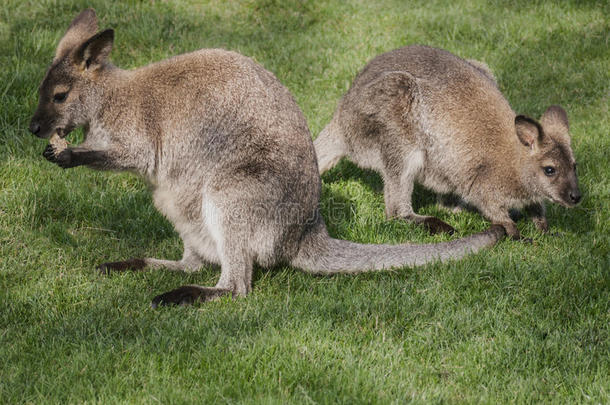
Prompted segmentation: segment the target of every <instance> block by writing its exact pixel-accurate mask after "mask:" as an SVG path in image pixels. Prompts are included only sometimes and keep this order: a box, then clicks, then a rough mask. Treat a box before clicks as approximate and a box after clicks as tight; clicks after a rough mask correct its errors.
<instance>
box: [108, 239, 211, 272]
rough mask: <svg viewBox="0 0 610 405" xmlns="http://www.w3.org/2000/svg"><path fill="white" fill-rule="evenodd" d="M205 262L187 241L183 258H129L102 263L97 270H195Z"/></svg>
mask: <svg viewBox="0 0 610 405" xmlns="http://www.w3.org/2000/svg"><path fill="white" fill-rule="evenodd" d="M204 264H205V261H204V260H203V259H202V258H201V257H200V256H199V255H198V254H197V253H195V251H194V250H193V249H192V248H190V247H189V246H188V245H187V244H186V243H185V246H184V253H183V254H182V259H181V260H163V259H155V258H150V257H149V258H143V259H128V260H123V261H120V262H108V263H102V264H100V265H99V266H97V270H98V271H99V272H101V273H102V274H105V275H109V274H111V273H120V272H124V271H129V270H131V271H137V270H144V269H146V268H150V269H162V268H163V269H168V270H172V271H184V272H189V273H190V272H193V271H196V270H198V269H199V268H200V267H201V266H203V265H204Z"/></svg>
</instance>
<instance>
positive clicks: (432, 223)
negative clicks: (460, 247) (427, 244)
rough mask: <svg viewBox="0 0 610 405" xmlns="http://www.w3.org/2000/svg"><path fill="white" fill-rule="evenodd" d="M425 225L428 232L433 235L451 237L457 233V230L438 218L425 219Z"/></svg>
mask: <svg viewBox="0 0 610 405" xmlns="http://www.w3.org/2000/svg"><path fill="white" fill-rule="evenodd" d="M423 225H424V226H425V227H426V229H427V230H428V232H430V233H431V234H433V235H434V234H437V233H448V234H449V235H453V234H454V233H455V228H453V227H452V226H451V225H449V224H448V223H446V222H443V221H441V220H440V219H438V218H436V217H428V218H426V219H424V222H423Z"/></svg>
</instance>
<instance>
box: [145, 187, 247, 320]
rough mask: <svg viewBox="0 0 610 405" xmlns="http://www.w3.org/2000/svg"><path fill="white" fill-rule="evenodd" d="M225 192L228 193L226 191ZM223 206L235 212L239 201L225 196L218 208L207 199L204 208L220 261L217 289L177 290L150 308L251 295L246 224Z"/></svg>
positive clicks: (159, 299) (157, 297)
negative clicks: (227, 212) (236, 219)
mask: <svg viewBox="0 0 610 405" xmlns="http://www.w3.org/2000/svg"><path fill="white" fill-rule="evenodd" d="M225 191H226V192H227V193H229V194H230V191H229V190H225ZM221 201H222V200H221ZM223 205H224V206H229V207H233V208H234V209H236V210H237V209H238V207H239V202H236V203H235V204H232V201H229V200H226V196H225V200H224V204H221V205H218V204H217V203H215V202H214V200H213V199H212V198H209V199H208V200H207V201H206V202H205V203H204V207H203V211H204V213H205V221H206V225H207V229H208V230H210V234H211V236H212V238H213V240H214V242H215V246H217V252H218V256H219V259H220V279H219V280H218V283H216V286H214V287H204V286H197V285H186V286H182V287H179V288H177V289H174V290H171V291H168V292H166V293H164V294H161V295H158V296H156V297H155V298H153V300H152V306H153V308H155V307H157V306H158V305H172V304H176V305H186V304H193V303H194V302H196V301H203V302H205V301H211V300H213V299H216V298H218V297H221V296H223V295H225V294H232V296H233V297H236V296H245V295H246V294H248V293H249V292H250V289H251V285H252V266H253V262H254V259H253V256H252V255H251V254H250V253H249V247H248V241H249V239H250V238H249V237H248V236H247V235H249V232H248V229H249V228H248V224H247V223H245V224H244V223H241V222H239V221H235V218H234V217H232V216H231V213H229V214H226V213H224V212H223V210H222V206H223ZM242 206H243V201H242ZM237 212H238V211H237ZM245 212H247V209H246V210H245Z"/></svg>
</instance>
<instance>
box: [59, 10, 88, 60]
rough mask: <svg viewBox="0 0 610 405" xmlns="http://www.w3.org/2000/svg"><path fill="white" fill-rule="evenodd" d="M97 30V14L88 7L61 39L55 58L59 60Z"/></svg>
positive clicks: (75, 19)
mask: <svg viewBox="0 0 610 405" xmlns="http://www.w3.org/2000/svg"><path fill="white" fill-rule="evenodd" d="M96 32H97V16H96V15H95V10H93V9H92V8H88V9H86V10H83V11H82V12H81V13H80V14H79V15H77V16H76V17H75V18H74V20H72V23H71V24H70V27H68V30H67V31H66V33H65V34H64V36H63V37H62V38H61V39H60V40H59V44H58V45H57V50H56V51H55V58H54V59H53V60H54V61H55V60H58V59H61V58H62V57H64V56H65V55H67V54H68V52H70V51H71V50H73V49H74V48H76V47H77V46H79V45H80V44H82V43H83V42H85V41H86V40H87V38H91V36H92V35H94V34H95V33H96Z"/></svg>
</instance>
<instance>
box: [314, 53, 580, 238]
mask: <svg viewBox="0 0 610 405" xmlns="http://www.w3.org/2000/svg"><path fill="white" fill-rule="evenodd" d="M315 146H316V154H317V156H318V165H319V168H320V173H323V172H324V171H326V170H328V169H329V168H331V167H332V166H334V165H335V164H336V163H337V162H338V160H339V159H340V158H341V157H343V156H348V157H349V158H350V159H352V160H353V161H354V162H355V163H357V164H358V165H360V166H362V167H366V168H371V169H374V170H378V171H379V172H380V173H381V174H382V176H383V180H384V196H385V202H386V213H387V215H388V217H402V218H405V219H408V220H412V221H415V222H417V223H422V224H426V225H428V226H429V224H431V223H433V224H435V225H434V226H433V227H431V229H432V230H451V229H452V228H451V227H450V226H449V225H447V224H445V223H443V222H442V221H440V220H437V221H438V222H436V221H431V219H430V218H431V217H425V216H421V215H417V214H415V213H414V211H413V208H412V206H411V192H412V190H413V183H414V182H418V183H420V184H422V185H424V186H425V187H427V188H429V189H431V190H433V191H436V192H438V193H455V194H457V195H458V196H459V197H461V198H462V199H463V200H464V202H465V203H469V204H472V205H474V206H475V207H477V208H478V209H479V210H480V211H481V212H482V213H483V215H485V216H486V217H487V218H489V219H490V220H491V221H492V222H493V223H496V224H501V225H503V226H504V227H505V228H506V230H507V232H508V233H509V234H510V235H511V236H512V237H514V238H518V237H519V232H518V230H517V227H516V226H515V223H514V222H513V221H512V220H511V219H510V218H509V215H508V211H509V209H511V208H517V209H519V208H523V207H527V206H535V209H534V210H533V211H534V212H536V215H535V217H534V221H535V223H536V225H537V227H538V228H539V229H541V230H543V231H546V230H547V229H548V225H547V221H546V218H545V214H544V205H543V201H544V200H545V199H548V200H551V201H554V202H558V203H560V204H562V205H565V206H573V205H574V204H576V203H578V201H579V200H580V191H579V189H578V182H577V179H576V173H575V161H574V156H573V154H572V149H571V147H570V136H569V132H568V119H567V114H566V113H565V111H564V110H563V109H562V108H561V107H559V106H552V107H549V109H548V110H547V111H546V112H545V113H544V114H543V116H542V118H541V119H540V123H538V122H537V121H535V120H532V119H531V118H527V117H524V116H515V113H514V112H513V110H512V109H511V107H510V106H509V104H508V102H507V101H506V99H505V98H504V96H503V95H502V94H501V93H500V91H499V90H498V87H497V85H496V82H495V78H494V76H493V74H492V73H491V71H490V70H489V68H488V67H487V65H485V64H483V63H481V62H477V61H465V60H463V59H461V58H458V57H457V56H455V55H452V54H450V53H449V52H446V51H443V50H440V49H435V48H429V47H425V46H409V47H404V48H400V49H397V50H394V51H392V52H388V53H386V54H383V55H380V56H378V57H376V58H375V59H373V60H372V61H371V62H370V63H369V64H368V65H366V66H365V68H364V69H363V70H362V72H360V73H359V74H358V76H357V77H356V79H355V80H354V83H353V84H352V86H351V88H350V89H349V91H348V92H347V94H346V95H345V96H344V97H343V98H342V99H341V101H340V102H339V106H338V107H337V110H336V112H335V115H334V117H333V119H332V121H331V122H330V123H329V125H328V126H327V127H326V128H325V129H324V130H323V131H322V132H321V134H320V135H319V137H318V138H317V139H316V141H315ZM546 167H551V168H552V169H554V174H552V175H550V176H549V175H546V174H545V172H544V170H545V168H546ZM548 170H551V169H548ZM435 219H436V218H435ZM439 222H440V224H439Z"/></svg>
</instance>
